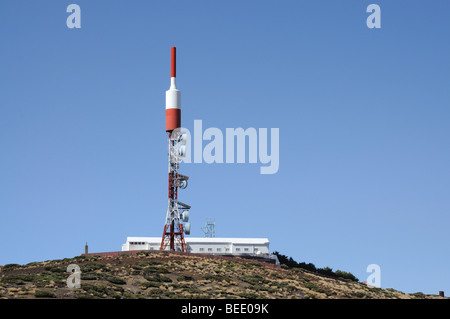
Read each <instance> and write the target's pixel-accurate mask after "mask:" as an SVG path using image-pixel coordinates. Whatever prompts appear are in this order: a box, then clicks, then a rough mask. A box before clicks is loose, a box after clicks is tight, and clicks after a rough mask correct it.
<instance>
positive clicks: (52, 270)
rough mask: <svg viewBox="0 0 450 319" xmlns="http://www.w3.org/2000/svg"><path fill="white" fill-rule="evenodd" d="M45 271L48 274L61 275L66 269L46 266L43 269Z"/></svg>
mask: <svg viewBox="0 0 450 319" xmlns="http://www.w3.org/2000/svg"><path fill="white" fill-rule="evenodd" d="M44 269H45V270H47V271H50V272H54V273H63V272H66V268H64V267H58V266H50V265H47V266H45V267H44Z"/></svg>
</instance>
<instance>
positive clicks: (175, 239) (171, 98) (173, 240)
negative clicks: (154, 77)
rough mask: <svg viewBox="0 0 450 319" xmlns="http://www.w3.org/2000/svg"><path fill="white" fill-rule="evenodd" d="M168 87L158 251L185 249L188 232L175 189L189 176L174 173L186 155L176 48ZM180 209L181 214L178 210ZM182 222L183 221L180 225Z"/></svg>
mask: <svg viewBox="0 0 450 319" xmlns="http://www.w3.org/2000/svg"><path fill="white" fill-rule="evenodd" d="M171 51H172V73H171V84H170V89H169V90H168V91H166V132H167V134H168V137H169V138H168V142H169V203H168V208H167V214H166V222H165V224H164V232H163V236H162V240H161V247H160V250H167V249H168V250H172V251H182V252H186V251H187V249H186V242H185V241H184V234H186V235H189V234H190V228H191V225H190V223H188V222H187V221H188V220H189V209H190V208H191V207H190V206H189V205H186V204H183V203H181V202H179V201H178V188H181V189H184V188H186V187H187V180H188V179H189V177H187V176H185V175H181V174H178V168H179V163H180V162H181V160H182V158H183V157H184V156H185V155H186V138H187V137H186V134H185V133H182V132H181V131H180V126H181V93H180V91H179V90H177V88H176V49H175V47H172V49H171ZM180 211H181V213H180ZM182 221H183V222H185V224H184V225H183V224H182Z"/></svg>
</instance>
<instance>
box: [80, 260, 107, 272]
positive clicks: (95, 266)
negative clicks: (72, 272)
mask: <svg viewBox="0 0 450 319" xmlns="http://www.w3.org/2000/svg"><path fill="white" fill-rule="evenodd" d="M80 268H81V271H82V272H92V271H95V270H106V269H107V268H108V267H107V266H106V265H105V264H101V263H94V262H93V263H87V264H85V265H82V266H81V267H80Z"/></svg>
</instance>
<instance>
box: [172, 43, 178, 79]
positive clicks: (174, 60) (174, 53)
mask: <svg viewBox="0 0 450 319" xmlns="http://www.w3.org/2000/svg"><path fill="white" fill-rule="evenodd" d="M171 52H172V73H171V77H173V78H174V77H176V76H177V48H176V47H172V50H171Z"/></svg>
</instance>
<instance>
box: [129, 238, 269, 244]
mask: <svg viewBox="0 0 450 319" xmlns="http://www.w3.org/2000/svg"><path fill="white" fill-rule="evenodd" d="M184 240H185V241H186V243H187V244H189V243H190V244H193V243H233V244H268V243H269V239H268V238H220V237H185V238H184ZM127 242H151V243H155V242H158V243H160V242H161V237H127Z"/></svg>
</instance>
